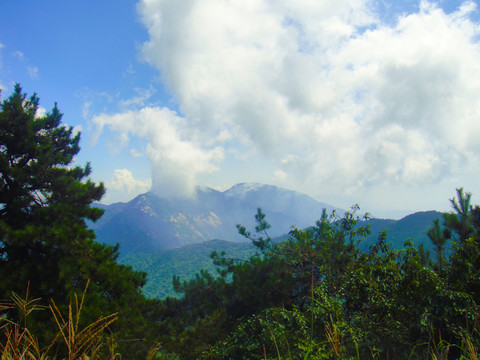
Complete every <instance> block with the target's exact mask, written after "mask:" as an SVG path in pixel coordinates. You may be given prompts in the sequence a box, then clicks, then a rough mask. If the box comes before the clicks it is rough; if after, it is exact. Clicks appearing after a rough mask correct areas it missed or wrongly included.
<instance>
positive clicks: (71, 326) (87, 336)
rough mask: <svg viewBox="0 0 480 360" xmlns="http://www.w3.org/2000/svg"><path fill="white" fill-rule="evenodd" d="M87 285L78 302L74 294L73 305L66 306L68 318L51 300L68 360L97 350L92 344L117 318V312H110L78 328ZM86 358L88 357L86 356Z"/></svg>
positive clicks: (73, 359)
mask: <svg viewBox="0 0 480 360" xmlns="http://www.w3.org/2000/svg"><path fill="white" fill-rule="evenodd" d="M87 288H88V282H87V286H86V287H85V290H84V292H83V294H82V298H81V300H80V302H79V301H78V297H77V294H74V302H75V307H74V308H73V307H72V302H71V301H70V305H69V306H68V318H67V320H65V318H64V317H63V316H62V314H61V312H60V310H59V309H58V307H57V306H56V304H55V302H54V301H53V300H52V305H50V310H51V312H52V314H53V317H54V319H55V322H56V323H57V326H58V329H59V334H60V336H61V338H62V339H63V341H64V343H65V345H66V346H67V350H68V360H75V359H79V358H80V356H83V357H84V358H85V356H86V354H87V352H89V351H90V353H92V352H93V353H95V352H96V351H97V350H98V346H94V345H95V343H96V342H97V341H98V339H99V338H100V336H101V334H102V333H103V331H104V330H105V329H106V328H107V327H108V326H109V325H110V324H112V323H113V322H114V321H115V320H117V314H116V313H115V314H111V315H108V316H102V317H100V318H99V319H98V320H97V321H95V322H93V323H91V324H90V325H88V326H87V327H85V328H84V329H81V330H80V329H79V323H80V315H81V312H82V308H83V301H84V299H85V294H86V292H87ZM86 359H88V357H86Z"/></svg>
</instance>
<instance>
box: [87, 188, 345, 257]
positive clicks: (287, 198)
mask: <svg viewBox="0 0 480 360" xmlns="http://www.w3.org/2000/svg"><path fill="white" fill-rule="evenodd" d="M99 207H101V208H103V209H104V210H105V214H104V216H103V217H102V218H101V219H100V220H99V221H98V222H96V223H94V224H92V228H93V230H95V232H96V235H97V241H99V242H103V243H106V244H111V245H113V244H116V243H119V244H120V251H121V253H130V252H139V251H140V252H143V251H153V250H166V249H171V248H176V247H180V246H183V245H187V244H191V243H199V242H203V241H207V240H211V239H215V238H217V239H224V240H228V241H237V242H238V241H240V242H241V241H245V239H244V238H242V237H241V236H240V235H238V234H237V231H236V225H237V224H238V223H240V224H242V225H245V226H247V227H254V226H255V223H254V220H253V219H254V214H255V213H256V211H257V208H262V209H263V211H264V212H265V213H266V214H267V215H268V218H269V222H270V223H271V224H272V229H273V230H272V233H271V234H272V236H278V235H281V234H284V233H287V232H288V231H289V230H290V228H291V226H297V227H299V228H300V227H307V226H309V225H311V224H313V223H314V222H315V220H316V219H317V218H318V217H319V216H320V215H321V212H322V209H323V208H326V209H327V211H329V212H330V211H332V210H337V211H342V210H341V209H339V208H336V207H334V206H332V205H329V204H325V203H321V202H319V201H317V200H315V199H313V198H311V197H309V196H308V195H305V194H302V193H299V192H296V191H293V190H288V189H283V188H279V187H276V186H273V185H266V184H259V183H240V184H236V185H234V186H232V187H231V188H230V189H227V190H225V191H223V192H221V191H218V190H215V189H211V188H198V189H197V193H196V194H195V197H194V198H192V199H165V198H160V197H158V196H157V195H155V193H153V192H148V193H145V194H141V195H138V196H137V197H135V198H134V199H132V200H131V201H129V202H126V203H114V204H111V205H100V206H99Z"/></svg>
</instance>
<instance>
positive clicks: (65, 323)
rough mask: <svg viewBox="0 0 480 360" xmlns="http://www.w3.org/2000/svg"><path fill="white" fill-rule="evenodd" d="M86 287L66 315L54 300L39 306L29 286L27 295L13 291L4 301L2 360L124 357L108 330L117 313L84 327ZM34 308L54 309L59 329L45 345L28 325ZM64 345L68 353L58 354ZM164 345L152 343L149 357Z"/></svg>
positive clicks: (0, 340) (0, 310) (0, 329)
mask: <svg viewBox="0 0 480 360" xmlns="http://www.w3.org/2000/svg"><path fill="white" fill-rule="evenodd" d="M87 288H88V283H87V286H86V287H85V290H84V291H83V293H82V295H81V297H80V298H79V297H78V296H77V294H74V296H73V299H70V303H69V306H68V310H67V313H66V314H62V311H60V309H59V308H58V306H57V304H55V302H54V301H53V300H52V301H51V304H50V305H49V306H42V305H39V301H40V299H30V298H29V293H28V288H27V291H26V295H25V296H24V297H21V296H19V295H18V294H16V293H12V295H11V297H10V300H8V301H4V302H0V360H120V359H121V355H120V354H118V353H117V352H116V342H115V340H114V337H113V336H107V334H106V333H105V330H107V329H108V327H109V326H110V325H111V324H112V323H113V322H115V321H116V320H117V319H118V316H117V314H116V313H115V314H111V315H108V316H101V317H100V318H98V319H97V320H96V321H94V322H92V323H90V324H88V325H87V326H85V327H81V326H80V323H81V321H80V320H81V316H82V311H83V305H84V299H85V294H86V291H87ZM12 311H16V312H17V313H18V318H17V319H16V320H11V319H9V315H10V313H11V312H12ZM34 311H50V313H51V314H52V317H53V320H54V321H55V324H56V325H57V330H58V332H57V333H56V335H55V336H54V337H53V339H50V340H49V341H47V344H46V345H44V346H41V345H40V344H39V341H38V339H37V337H36V336H35V335H34V334H32V333H31V332H30V330H29V327H28V320H29V315H30V314H32V312H34ZM60 347H63V348H64V350H65V353H66V356H64V357H61V358H59V357H58V348H60ZM159 349H160V346H159V345H158V344H155V345H154V346H152V348H151V349H150V351H149V352H148V354H147V355H146V359H147V360H153V359H155V358H156V354H157V352H158V350H159Z"/></svg>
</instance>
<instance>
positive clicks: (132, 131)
mask: <svg viewBox="0 0 480 360" xmlns="http://www.w3.org/2000/svg"><path fill="white" fill-rule="evenodd" d="M93 122H94V123H95V124H96V125H97V126H98V128H99V131H101V130H102V129H103V128H104V127H105V126H108V127H109V128H110V129H111V130H113V131H114V132H116V133H117V134H118V138H119V141H118V144H119V146H126V145H127V144H128V142H129V138H130V136H137V137H140V138H144V139H145V140H146V141H147V143H148V144H147V147H146V154H147V156H148V158H149V160H150V162H151V164H152V189H153V190H154V191H156V192H157V193H158V194H159V195H161V196H164V197H176V196H183V197H184V196H193V194H194V192H195V187H196V177H197V176H198V175H200V174H204V173H212V172H215V171H216V170H217V169H218V167H217V164H218V163H219V162H220V161H221V160H222V158H223V151H222V149H221V148H220V147H213V148H210V147H208V148H207V147H204V146H202V145H201V144H198V143H196V141H195V132H193V133H192V132H191V130H190V129H189V128H188V126H187V123H186V121H185V119H184V118H182V117H180V116H178V115H177V114H176V113H175V112H173V111H171V110H169V109H166V108H158V107H145V108H142V109H141V110H138V111H134V110H130V111H125V112H123V113H119V114H115V115H108V114H100V115H97V116H94V117H93Z"/></svg>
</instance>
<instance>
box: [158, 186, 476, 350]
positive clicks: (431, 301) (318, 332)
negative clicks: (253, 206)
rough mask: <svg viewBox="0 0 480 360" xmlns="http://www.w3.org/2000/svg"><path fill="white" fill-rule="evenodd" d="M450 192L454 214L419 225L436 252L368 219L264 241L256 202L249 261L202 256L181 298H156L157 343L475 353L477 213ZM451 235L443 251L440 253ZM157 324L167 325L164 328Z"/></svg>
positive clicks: (333, 218)
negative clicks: (210, 265)
mask: <svg viewBox="0 0 480 360" xmlns="http://www.w3.org/2000/svg"><path fill="white" fill-rule="evenodd" d="M469 198H470V195H469V194H464V193H463V190H461V189H459V190H458V191H457V199H456V200H455V199H452V205H453V209H454V212H452V213H449V214H445V216H444V225H440V223H439V222H434V223H433V226H432V228H431V229H430V230H429V231H428V236H429V237H430V238H431V240H432V243H433V246H434V248H435V249H436V252H437V255H436V256H435V258H430V257H429V255H428V253H427V252H426V251H425V250H424V248H423V247H418V248H416V247H414V244H413V242H412V241H411V240H409V239H406V241H405V244H404V247H403V249H399V250H394V249H392V248H391V247H390V245H389V243H388V237H387V233H386V232H384V231H382V232H380V233H379V235H378V239H377V241H376V243H374V244H373V245H370V246H369V247H368V248H367V249H366V250H365V251H360V248H361V246H362V245H361V243H362V241H364V239H365V238H367V237H369V236H370V230H369V228H368V226H367V227H365V226H362V225H365V224H368V222H367V221H368V215H365V216H363V217H361V216H359V215H357V213H358V210H359V208H358V207H357V206H355V207H353V208H352V209H351V211H348V212H346V213H345V214H344V215H343V216H341V217H340V216H338V215H337V214H335V213H333V214H331V215H329V214H327V213H326V212H325V211H324V213H323V214H322V216H321V218H320V219H319V220H318V221H317V223H316V224H315V226H313V227H311V228H308V229H305V230H299V229H295V228H294V229H292V231H291V232H290V234H289V239H288V240H287V241H284V242H274V241H272V239H271V238H270V237H269V236H268V229H269V224H268V222H267V221H266V217H265V215H264V214H263V212H262V211H261V210H260V209H259V210H258V212H257V214H256V216H255V218H256V221H257V227H256V229H255V230H256V231H255V233H252V232H249V231H248V230H247V229H246V228H245V227H242V226H241V225H239V226H238V230H239V232H240V233H241V234H242V235H244V236H245V237H247V238H248V239H250V240H251V241H252V243H253V244H254V245H255V246H256V248H257V252H256V254H255V255H253V256H251V257H250V258H249V259H248V260H239V259H232V258H229V257H227V255H226V254H225V253H216V252H214V253H212V258H213V260H214V263H215V264H216V265H217V266H218V267H219V269H218V272H219V274H220V275H221V277H220V278H215V277H213V276H211V275H210V274H208V273H207V272H201V273H199V274H198V275H197V277H196V278H195V279H193V280H190V281H184V282H183V283H182V282H181V281H180V279H179V278H176V279H175V285H176V289H177V290H178V291H181V292H183V293H184V298H183V299H166V300H165V301H163V302H162V320H163V325H164V326H165V329H164V331H163V332H162V334H163V335H162V337H163V343H164V344H167V343H168V346H167V347H166V348H165V351H166V352H169V353H171V354H177V355H178V356H179V358H180V359H192V358H196V359H212V358H213V359H283V358H285V359H350V358H352V359H365V358H398V359H425V358H435V359H438V358H441V357H442V356H443V357H444V358H449V359H450V358H451V359H454V358H459V357H460V356H464V358H476V357H475V356H478V352H477V350H476V349H478V348H479V345H480V337H479V326H478V321H477V317H478V314H479V311H478V310H479V309H478V305H479V304H478V299H479V298H480V297H478V295H479V293H478V289H479V283H478V279H479V278H480V276H479V275H480V273H479V264H480V261H479V260H480V259H479V254H480V249H479V247H478V245H479V242H478V240H479V237H478V234H479V230H480V209H479V208H478V207H473V206H471V205H470V204H469V201H470V199H469ZM448 239H450V240H451V241H453V244H454V245H453V247H452V249H451V255H450V256H448V254H447V253H446V252H445V251H444V246H445V243H446V241H447V240H448ZM166 329H168V331H166Z"/></svg>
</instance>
